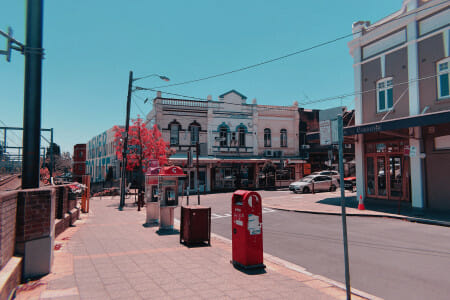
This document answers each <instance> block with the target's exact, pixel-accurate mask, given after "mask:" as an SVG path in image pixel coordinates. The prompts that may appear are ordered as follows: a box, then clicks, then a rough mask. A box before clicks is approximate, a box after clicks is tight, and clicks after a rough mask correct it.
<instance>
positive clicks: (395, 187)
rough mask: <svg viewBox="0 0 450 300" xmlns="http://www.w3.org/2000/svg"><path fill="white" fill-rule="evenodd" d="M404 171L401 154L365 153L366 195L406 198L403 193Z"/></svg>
mask: <svg viewBox="0 0 450 300" xmlns="http://www.w3.org/2000/svg"><path fill="white" fill-rule="evenodd" d="M405 172H406V170H405V167H404V157H403V155H400V154H376V155H366V184H367V196H370V197H374V198H381V199H393V200H408V199H406V198H407V197H406V195H405V189H406V185H407V182H406V180H405V177H406V176H405Z"/></svg>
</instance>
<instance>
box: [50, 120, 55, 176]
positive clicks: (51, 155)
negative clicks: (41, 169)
mask: <svg viewBox="0 0 450 300" xmlns="http://www.w3.org/2000/svg"><path fill="white" fill-rule="evenodd" d="M53 155H54V153H53V128H51V131H50V179H51V178H52V177H53V165H54V159H53Z"/></svg>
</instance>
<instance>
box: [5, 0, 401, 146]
mask: <svg viewBox="0 0 450 300" xmlns="http://www.w3.org/2000/svg"><path fill="white" fill-rule="evenodd" d="M25 2H26V1H25V0H21V1H20V0H4V1H2V3H1V10H0V28H1V30H3V31H6V28H7V26H12V28H13V30H14V37H15V38H16V39H18V40H19V41H22V42H25V29H24V28H25ZM44 5H45V6H44V41H43V44H44V48H45V53H46V54H45V60H44V61H43V82H42V84H43V89H42V91H43V92H42V127H43V128H54V133H55V136H54V140H55V142H56V143H57V144H59V145H60V146H61V150H62V151H69V152H73V145H74V144H77V143H86V142H87V141H88V140H89V139H91V138H92V137H93V136H95V135H97V134H99V133H101V132H103V131H105V130H106V129H108V128H111V127H112V126H113V125H116V124H119V125H122V124H124V123H125V109H126V96H127V85H128V72H129V71H130V70H133V72H134V74H135V76H137V77H140V76H144V75H148V74H152V73H159V74H162V75H166V76H168V77H169V78H170V79H171V82H170V83H177V82H182V81H187V80H191V79H196V78H201V77H205V76H209V75H214V74H217V73H222V72H227V71H231V70H234V69H238V68H241V67H244V66H247V65H252V64H255V63H258V62H261V61H264V60H267V59H271V58H275V57H279V56H282V55H285V54H288V53H291V52H295V51H298V50H301V49H304V48H308V47H311V46H314V45H316V44H319V43H321V42H324V41H328V40H332V39H334V38H336V37H339V36H343V35H346V34H349V33H351V26H352V23H353V22H355V21H358V20H370V21H371V22H372V23H373V22H375V21H377V20H379V19H381V18H383V17H385V16H387V15H389V14H391V13H393V12H395V11H397V10H399V9H400V8H401V5H402V1H401V0H346V1H335V0H323V1H298V0H290V1H282V0H281V1H262V0H259V1H257V0H251V1H250V0H246V1H242V0H240V1H236V0H228V1H223V0H221V1H216V0H202V1H197V0H192V1H185V0H171V1H144V0H133V1H110V0H109V1H106V0H95V1H92V0H90V1H87V0H77V1H74V0H72V1H70V0H66V1H57V0H47V1H44ZM349 40H350V38H348V39H345V40H341V41H339V42H336V43H334V44H332V45H328V46H325V47H322V48H320V49H315V50H312V51H310V52H307V53H303V54H299V55H296V56H292V57H289V58H287V59H284V60H281V61H277V62H273V63H270V64H266V65H263V66H260V67H257V68H254V69H251V70H246V71H242V72H239V73H234V74H231V75H226V76H223V77H219V78H214V79H211V80H206V81H202V82H198V83H193V84H188V85H182V86H176V87H170V88H165V89H163V90H165V91H168V92H172V93H178V94H183V95H189V96H196V97H201V98H206V97H207V96H208V95H212V96H213V99H215V100H216V99H217V97H218V96H219V95H221V94H222V93H224V92H227V91H229V90H231V89H235V90H238V91H239V92H241V93H242V94H244V95H246V96H247V98H248V101H251V100H252V99H253V98H256V99H257V101H258V103H259V104H271V105H291V104H292V103H293V102H294V101H298V102H300V103H301V102H305V101H310V100H315V99H321V98H324V97H328V96H334V95H339V94H343V93H348V92H352V91H353V90H354V88H353V69H352V58H351V56H350V54H349V50H348V47H347V42H348V41H349ZM4 45H5V39H4V38H2V37H0V49H1V50H4V47H5V46H4ZM23 78H24V57H23V56H22V55H21V54H19V53H17V52H15V53H13V55H12V61H11V62H10V63H7V62H6V60H5V58H4V57H3V56H1V57H0V87H1V88H0V107H1V110H0V120H1V121H3V122H4V123H5V124H7V125H8V126H18V127H22V126H23ZM135 84H139V85H140V86H145V87H155V86H160V85H164V84H166V82H164V81H161V80H159V79H158V78H155V77H153V78H148V79H144V80H141V81H139V82H136V83H135ZM136 94H137V95H138V96H139V97H142V98H145V97H149V98H154V97H155V94H154V93H150V92H139V93H136ZM135 101H136V102H137V103H138V105H139V106H140V108H141V109H142V110H143V111H144V112H145V114H147V113H148V112H149V111H150V109H151V104H150V102H148V103H147V104H144V103H143V100H142V99H139V98H137V97H134V101H133V102H132V109H131V116H132V117H135V116H136V115H137V114H140V115H142V112H141V110H140V109H139V108H138V107H137V105H136V102H135ZM339 104H340V101H339V100H335V101H329V102H324V103H318V104H311V105H306V106H304V107H305V108H318V109H323V108H327V107H334V106H337V105H339ZM343 104H344V105H347V106H349V107H351V108H353V99H352V98H351V97H350V98H346V99H344V101H343ZM0 126H4V125H3V124H1V125H0ZM1 134H3V133H1ZM19 137H21V135H20V136H19ZM19 137H16V136H14V135H11V136H10V140H9V142H8V144H10V145H13V143H14V142H15V143H17V144H18V143H21V140H20V139H19ZM2 138H3V135H2ZM43 145H45V142H44V143H43Z"/></svg>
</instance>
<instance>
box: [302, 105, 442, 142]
mask: <svg viewBox="0 0 450 300" xmlns="http://www.w3.org/2000/svg"><path fill="white" fill-rule="evenodd" d="M449 122H450V110H444V111H439V112H433V113H428V114H424V115H417V116H409V117H403V118H398V119H394V120H385V121H380V122H372V123H366V124H361V125H355V126H348V127H345V128H344V136H350V135H355V134H364V133H371V132H380V131H389V130H396V129H404V128H410V127H416V126H418V127H422V126H430V125H437V124H442V123H449ZM306 139H307V141H308V142H310V141H315V140H319V139H320V134H319V132H311V133H308V134H307V135H306Z"/></svg>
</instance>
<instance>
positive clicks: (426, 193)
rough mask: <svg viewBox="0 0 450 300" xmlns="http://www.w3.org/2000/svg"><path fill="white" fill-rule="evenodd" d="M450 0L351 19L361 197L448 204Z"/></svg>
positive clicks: (407, 1) (422, 1)
mask: <svg viewBox="0 0 450 300" xmlns="http://www.w3.org/2000/svg"><path fill="white" fill-rule="evenodd" d="M449 20H450V9H449V2H448V1H442V0H431V1H426V0H404V1H403V4H402V7H401V9H400V10H399V11H397V12H395V13H393V14H392V15H390V16H388V17H386V18H384V19H382V20H380V21H378V22H376V23H374V24H370V23H369V22H366V21H359V22H356V23H354V24H353V40H352V41H351V42H350V43H349V44H348V45H349V48H350V53H351V55H352V56H353V59H354V64H353V68H354V85H355V92H356V100H355V113H356V115H355V126H352V127H350V128H347V129H346V131H345V133H344V134H346V135H353V134H355V135H356V139H355V140H356V143H355V155H356V177H357V193H358V198H359V196H360V195H361V196H362V197H370V198H377V199H388V200H400V201H408V202H411V205H412V207H415V208H433V209H440V210H447V209H450V201H449V199H448V194H449V193H450V185H449V184H448V177H449V176H448V175H450V173H449V170H450V123H449V120H450V94H449V76H450V68H449V65H450V57H449V52H450V50H449V47H450V42H449V32H450V25H449Z"/></svg>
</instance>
